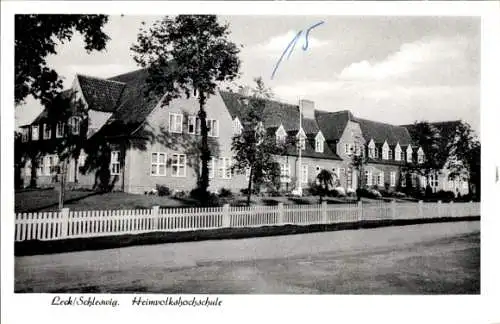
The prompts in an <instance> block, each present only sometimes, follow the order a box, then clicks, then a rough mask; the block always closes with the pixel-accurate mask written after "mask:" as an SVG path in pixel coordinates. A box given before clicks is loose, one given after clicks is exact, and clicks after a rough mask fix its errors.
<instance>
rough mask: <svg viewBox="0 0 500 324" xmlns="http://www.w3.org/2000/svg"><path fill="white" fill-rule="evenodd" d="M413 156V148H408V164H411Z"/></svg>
mask: <svg viewBox="0 0 500 324" xmlns="http://www.w3.org/2000/svg"><path fill="white" fill-rule="evenodd" d="M412 154H413V152H412V150H411V147H408V150H406V162H408V163H411V162H412V159H411V155H412Z"/></svg>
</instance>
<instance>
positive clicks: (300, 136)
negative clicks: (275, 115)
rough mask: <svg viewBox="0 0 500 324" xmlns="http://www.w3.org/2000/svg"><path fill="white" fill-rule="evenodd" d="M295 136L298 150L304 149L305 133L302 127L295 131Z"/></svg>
mask: <svg viewBox="0 0 500 324" xmlns="http://www.w3.org/2000/svg"><path fill="white" fill-rule="evenodd" d="M297 138H298V145H299V146H298V148H299V150H305V149H306V133H304V130H303V129H302V128H301V129H300V130H299V132H298V133H297Z"/></svg>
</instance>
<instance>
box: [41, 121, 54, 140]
mask: <svg viewBox="0 0 500 324" xmlns="http://www.w3.org/2000/svg"><path fill="white" fill-rule="evenodd" d="M47 130H48V134H47ZM47 135H48V136H47ZM51 137H52V127H50V124H43V139H45V140H47V139H50V138H51Z"/></svg>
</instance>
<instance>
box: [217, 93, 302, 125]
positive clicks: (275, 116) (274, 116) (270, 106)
mask: <svg viewBox="0 0 500 324" xmlns="http://www.w3.org/2000/svg"><path fill="white" fill-rule="evenodd" d="M219 92H220V95H221V97H222V100H223V101H224V103H225V104H226V107H227V110H228V111H229V114H230V115H231V118H232V119H234V118H235V117H238V118H240V119H241V116H242V115H243V112H244V109H246V107H245V104H244V103H243V99H246V98H248V97H245V96H243V95H241V94H239V93H235V92H230V91H219ZM264 101H265V107H264V113H263V114H264V116H263V120H264V126H265V127H266V129H268V128H270V127H279V125H281V124H283V127H284V128H285V130H287V131H290V130H298V129H299V106H298V105H291V104H287V103H283V102H279V101H275V100H270V99H265V100H264ZM308 123H309V122H308ZM308 126H310V125H309V124H308ZM304 131H306V129H304ZM306 133H307V131H306Z"/></svg>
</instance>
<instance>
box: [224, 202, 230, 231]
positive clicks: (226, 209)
mask: <svg viewBox="0 0 500 324" xmlns="http://www.w3.org/2000/svg"><path fill="white" fill-rule="evenodd" d="M222 227H231V215H229V204H224V206H222Z"/></svg>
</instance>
